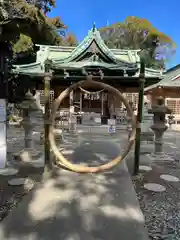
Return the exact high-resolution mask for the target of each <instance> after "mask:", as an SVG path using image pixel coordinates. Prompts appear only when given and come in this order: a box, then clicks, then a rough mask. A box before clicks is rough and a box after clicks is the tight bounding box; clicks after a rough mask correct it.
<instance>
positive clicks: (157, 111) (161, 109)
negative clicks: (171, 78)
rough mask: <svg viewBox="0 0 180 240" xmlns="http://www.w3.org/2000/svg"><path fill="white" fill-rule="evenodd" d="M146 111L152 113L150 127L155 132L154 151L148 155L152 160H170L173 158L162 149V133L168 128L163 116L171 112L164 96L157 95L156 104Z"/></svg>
mask: <svg viewBox="0 0 180 240" xmlns="http://www.w3.org/2000/svg"><path fill="white" fill-rule="evenodd" d="M148 112H149V113H152V114H153V115H154V116H153V124H152V126H151V129H152V130H153V132H154V134H155V143H154V153H153V154H151V156H150V157H151V158H152V160H154V161H172V160H173V159H172V158H171V157H169V156H168V155H166V154H165V153H164V150H163V143H164V141H163V135H164V132H165V131H166V130H167V128H168V127H167V125H166V121H165V116H166V114H169V113H170V112H171V111H170V110H169V109H168V108H167V107H166V106H165V104H164V98H163V97H158V98H157V103H156V105H154V106H152V109H150V110H149V111H148Z"/></svg>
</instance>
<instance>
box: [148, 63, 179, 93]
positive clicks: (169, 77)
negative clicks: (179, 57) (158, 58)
mask: <svg viewBox="0 0 180 240" xmlns="http://www.w3.org/2000/svg"><path fill="white" fill-rule="evenodd" d="M158 87H169V88H173V87H174V88H175V87H180V66H178V67H177V68H173V69H172V70H168V71H167V72H166V73H165V74H164V77H163V79H162V80H161V81H160V82H158V83H156V84H154V85H152V86H149V87H147V88H146V89H145V91H149V90H152V89H154V88H158Z"/></svg>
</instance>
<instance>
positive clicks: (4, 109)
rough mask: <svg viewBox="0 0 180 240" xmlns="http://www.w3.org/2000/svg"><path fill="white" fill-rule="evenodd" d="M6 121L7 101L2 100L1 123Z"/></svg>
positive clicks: (0, 108)
mask: <svg viewBox="0 0 180 240" xmlns="http://www.w3.org/2000/svg"><path fill="white" fill-rule="evenodd" d="M5 121H6V100H5V99H0V122H5Z"/></svg>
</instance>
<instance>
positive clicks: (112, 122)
mask: <svg viewBox="0 0 180 240" xmlns="http://www.w3.org/2000/svg"><path fill="white" fill-rule="evenodd" d="M108 132H109V133H115V132H116V120H115V119H108Z"/></svg>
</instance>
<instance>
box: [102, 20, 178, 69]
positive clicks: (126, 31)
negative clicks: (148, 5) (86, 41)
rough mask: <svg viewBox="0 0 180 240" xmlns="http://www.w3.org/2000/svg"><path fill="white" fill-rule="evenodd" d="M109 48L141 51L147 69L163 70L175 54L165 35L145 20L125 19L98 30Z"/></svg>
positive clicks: (170, 41)
mask: <svg viewBox="0 0 180 240" xmlns="http://www.w3.org/2000/svg"><path fill="white" fill-rule="evenodd" d="M100 32H101V36H102V38H103V39H104V41H105V44H107V46H108V47H109V48H122V49H141V50H143V51H142V58H144V60H145V63H146V66H147V67H154V68H164V65H165V62H166V61H168V60H169V58H170V57H171V56H172V54H174V53H175V50H176V45H175V43H174V42H173V40H172V39H171V38H170V37H169V36H167V35H166V34H164V33H162V32H160V31H159V30H158V29H156V28H155V27H154V26H153V25H152V24H151V23H150V22H149V21H148V20H147V19H142V18H139V17H133V16H132V17H127V18H126V19H125V21H124V22H118V23H115V24H112V25H110V26H107V27H103V28H101V29H100Z"/></svg>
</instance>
